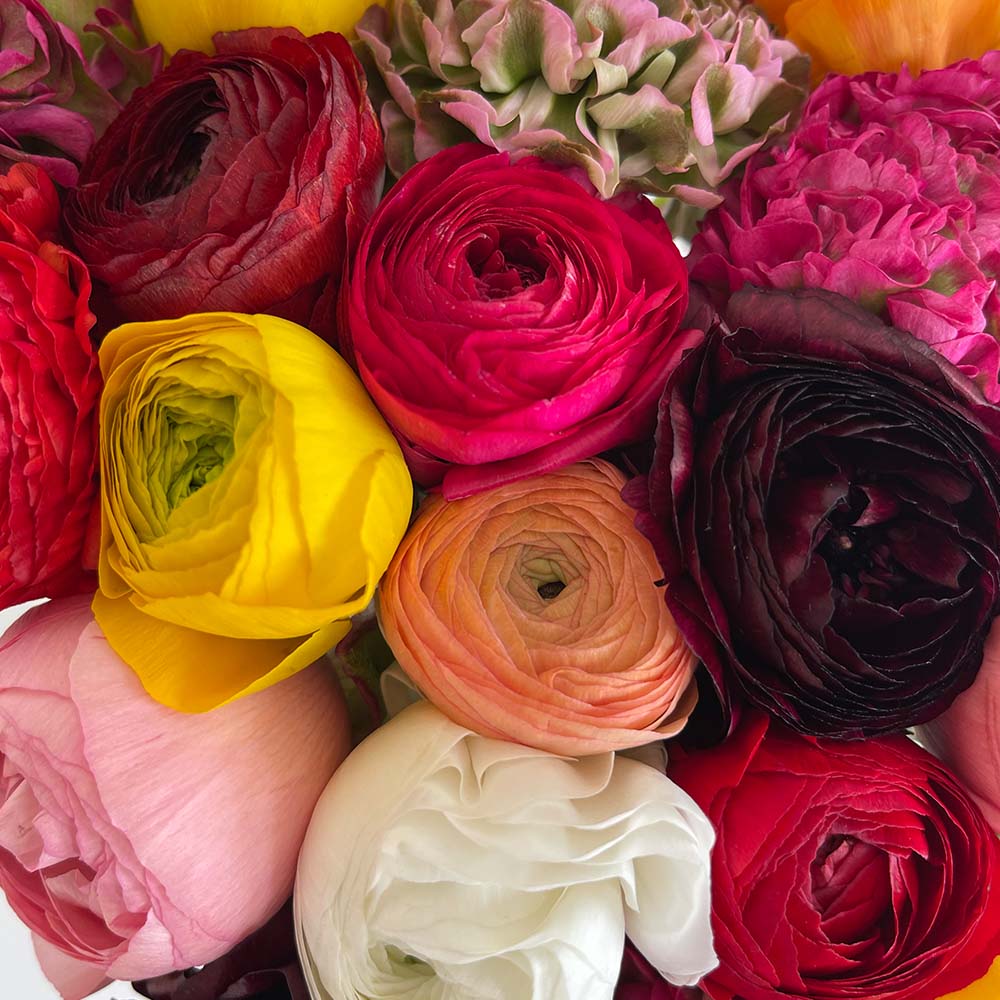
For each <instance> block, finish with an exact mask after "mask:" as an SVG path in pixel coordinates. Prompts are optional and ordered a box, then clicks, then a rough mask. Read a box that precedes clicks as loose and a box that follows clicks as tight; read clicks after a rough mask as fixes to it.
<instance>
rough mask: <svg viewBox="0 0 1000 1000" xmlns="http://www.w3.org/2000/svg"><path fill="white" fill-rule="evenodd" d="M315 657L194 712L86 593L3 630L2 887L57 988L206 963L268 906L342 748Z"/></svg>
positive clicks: (284, 890)
mask: <svg viewBox="0 0 1000 1000" xmlns="http://www.w3.org/2000/svg"><path fill="white" fill-rule="evenodd" d="M349 735H350V734H349V727H348V724H347V718H346V708H345V706H344V702H343V698H342V697H341V695H340V693H339V689H337V687H336V685H335V682H334V681H333V680H332V678H331V676H330V675H329V674H328V673H327V672H326V671H324V670H323V668H322V667H320V666H318V665H317V666H315V667H312V668H311V669H309V670H305V671H303V672H301V673H299V674H297V675H295V676H294V677H291V678H289V679H288V680H287V681H285V682H284V683H283V684H278V685H275V686H274V687H272V688H269V689H268V690H267V691H263V692H260V693H258V694H255V695H252V696H250V697H247V698H241V699H239V700H238V701H236V702H233V703H232V704H230V705H226V706H224V707H223V708H220V709H217V710H216V711H214V712H209V713H206V714H204V715H184V714H181V713H179V712H174V711H171V710H170V709H168V708H165V707H163V706H162V705H160V704H158V703H157V702H155V701H153V700H152V699H151V698H150V697H149V696H148V695H147V694H146V693H145V691H143V689H142V686H141V685H140V683H139V680H138V678H137V677H136V675H135V674H134V673H133V672H132V670H130V669H129V668H128V667H127V666H126V665H125V664H124V663H123V662H122V661H121V660H120V659H119V658H118V657H117V656H116V655H115V654H114V653H113V652H112V651H111V648H110V646H109V645H108V643H107V640H106V639H105V638H104V636H103V634H102V633H101V631H100V629H99V628H98V626H97V625H96V623H95V622H94V619H93V616H92V614H91V611H90V598H89V597H74V598H68V599H65V600H62V601H57V602H53V603H50V604H47V605H44V606H43V607H40V608H37V609H35V610H33V611H30V612H28V614H27V615H25V616H24V617H23V618H21V619H20V620H19V621H17V622H16V623H15V624H14V625H13V626H12V627H11V628H10V629H9V630H8V631H7V633H6V634H5V635H4V636H3V638H2V639H0V888H2V889H3V891H4V892H5V893H6V895H7V899H8V900H9V902H10V904H11V907H12V908H13V909H14V911H15V912H16V913H17V914H18V916H19V917H20V918H21V919H22V920H23V921H24V922H25V923H26V924H27V925H28V926H29V927H30V928H31V930H32V931H33V932H34V935H35V941H36V950H37V951H38V955H39V958H40V960H41V962H42V967H43V969H44V970H45V972H46V974H47V975H48V976H49V978H50V979H51V980H52V981H53V982H54V983H55V984H56V986H57V987H58V988H59V990H60V992H61V993H62V994H63V996H64V997H65V998H66V1000H74V998H80V997H84V996H86V995H87V994H88V993H90V992H91V991H93V990H94V989H97V988H98V987H99V986H100V985H101V984H102V983H103V982H104V981H105V980H107V979H146V978H148V977H152V976H158V975H162V974H164V973H167V972H170V971H172V970H175V969H184V968H187V967H189V966H192V965H202V964H204V963H207V962H211V961H212V960H213V959H216V958H218V957H219V956H220V955H223V954H225V953H226V952H227V951H229V950H230V949H231V948H232V947H233V946H234V945H235V944H236V943H237V942H238V941H240V940H241V939H243V938H244V937H246V935H247V934H249V933H251V932H252V931H254V930H256V929H257V928H259V927H261V926H262V925H263V924H264V923H266V921H267V920H268V919H269V918H270V917H271V916H272V915H273V914H274V913H276V912H277V911H278V909H279V908H280V907H281V905H282V903H283V902H284V900H285V899H286V898H287V897H288V895H289V893H290V892H291V888H292V880H293V877H294V873H295V863H296V858H297V856H298V851H299V847H300V846H301V843H302V840H303V837H304V835H305V830H306V826H307V824H308V822H309V817H310V815H311V813H312V809H313V806H314V805H315V803H316V800H317V799H318V798H319V795H320V793H321V792H322V790H323V788H324V787H325V785H326V783H327V781H328V780H329V778H330V776H331V775H332V774H333V771H334V770H335V768H336V767H337V765H338V764H339V763H340V761H341V760H342V759H343V758H344V757H345V756H346V754H347V752H348V749H349Z"/></svg>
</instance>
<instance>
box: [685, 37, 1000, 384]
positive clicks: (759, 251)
mask: <svg viewBox="0 0 1000 1000" xmlns="http://www.w3.org/2000/svg"><path fill="white" fill-rule="evenodd" d="M998 150H1000V53H992V54H991V55H989V56H987V57H984V59H983V60H981V61H980V62H965V63H961V64H959V65H958V66H953V67H949V68H948V69H945V70H941V71H940V72H936V73H925V74H923V75H922V76H920V77H918V78H916V79H914V78H913V77H911V76H910V75H909V74H908V73H905V72H903V73H901V74H900V75H898V76H890V75H887V74H876V73H872V74H869V75H868V76H865V77H859V78H856V79H848V78H846V77H834V78H831V79H830V80H828V81H827V82H826V83H825V84H824V85H823V86H822V87H820V88H819V89H818V90H817V91H816V93H815V94H814V95H813V96H812V98H811V99H810V101H809V103H808V104H807V105H806V110H805V113H804V116H803V120H802V123H801V125H800V126H799V128H798V129H797V130H796V131H795V132H793V133H792V134H791V136H790V139H789V141H788V143H787V145H785V146H784V147H783V148H781V149H775V150H771V151H767V152H764V153H761V154H758V155H757V156H755V157H753V158H752V160H751V161H750V162H749V164H748V166H747V170H746V173H745V174H744V176H743V178H742V180H741V181H740V182H739V183H737V184H734V185H732V186H731V187H729V188H728V189H727V191H726V201H725V203H724V204H723V205H722V206H721V207H719V208H718V209H716V210H714V211H713V212H712V213H710V214H709V216H708V217H707V218H706V219H705V221H704V223H703V225H702V228H701V232H700V234H699V235H698V236H697V237H696V238H695V240H694V242H693V244H692V249H691V258H690V263H691V277H692V280H693V281H696V282H700V283H702V284H704V285H706V286H707V287H708V288H709V289H710V290H711V292H712V293H713V295H714V297H715V299H716V302H717V304H719V305H724V303H725V301H726V299H727V298H728V297H729V295H730V294H731V293H732V292H734V291H736V290H738V289H739V288H741V287H742V286H743V285H744V284H746V283H750V284H752V285H758V286H764V287H771V288H783V289H796V288H824V289H826V290H827V291H831V292H837V293H839V294H841V295H844V296H846V297H847V298H849V299H852V300H854V301H855V302H858V303H860V304H861V305H863V306H864V307H865V308H867V309H869V310H871V311H872V312H873V313H875V314H876V315H878V316H880V317H881V318H882V319H884V320H885V321H886V322H887V323H891V324H892V325H893V326H895V327H897V328H898V329H901V330H907V331H908V332H910V333H912V334H914V336H916V337H919V338H920V339H921V340H923V341H924V342H925V343H927V344H929V345H930V346H931V347H933V348H934V349H935V350H936V351H939V352H940V353H941V354H943V355H944V356H945V357H946V358H948V360H949V361H951V362H952V363H954V364H955V365H957V366H958V367H959V368H960V369H961V370H962V371H963V372H965V374H967V375H969V376H970V377H971V378H975V379H976V380H977V381H979V383H980V386H981V388H982V389H983V391H984V392H985V393H986V395H987V396H988V397H989V398H990V399H991V400H993V401H998V400H1000V385H998V383H997V377H998V370H1000V346H998V344H997V339H996V338H997V336H998V335H1000V295H998V294H997V288H996V285H997V275H998V273H1000V157H998V155H997V153H998Z"/></svg>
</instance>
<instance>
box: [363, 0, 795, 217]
mask: <svg viewBox="0 0 1000 1000" xmlns="http://www.w3.org/2000/svg"><path fill="white" fill-rule="evenodd" d="M357 31H358V40H359V50H360V51H361V52H362V57H363V58H364V59H365V60H366V65H367V66H368V67H369V68H370V72H369V76H370V77H371V78H372V79H373V81H379V83H380V84H381V86H378V87H377V88H376V94H375V101H376V104H377V106H378V108H379V111H380V114H381V119H382V127H383V130H384V132H385V135H386V147H387V157H388V163H389V168H390V169H391V170H392V171H393V173H395V174H396V175H397V176H401V175H402V174H403V173H404V172H405V171H406V170H408V169H409V168H410V167H411V166H412V165H413V164H414V163H415V162H418V161H420V160H424V159H426V158H427V157H429V156H432V155H433V154H434V153H437V152H440V151H441V150H442V149H446V148H447V147H449V146H452V145H454V144H455V143H460V142H464V141H468V140H470V139H476V140H477V141H478V142H480V143H482V144H483V145H486V146H492V147H493V148H495V149H498V150H501V151H503V152H506V153H509V154H511V156H513V157H521V156H525V155H529V154H533V155H538V156H542V157H544V158H546V159H550V160H553V161H555V162H557V163H561V164H572V165H574V166H577V167H581V168H582V169H583V170H585V171H586V173H587V176H588V177H589V178H590V181H591V183H592V184H593V185H594V187H595V188H596V189H597V190H598V191H599V192H600V193H601V195H602V196H603V197H605V198H610V197H612V196H613V195H614V194H616V193H618V192H621V191H644V192H649V193H658V194H669V195H672V196H674V197H677V198H680V199H682V200H683V201H686V202H689V203H691V204H693V205H698V206H702V207H705V206H708V205H712V204H715V203H717V201H718V197H717V196H716V195H715V194H714V188H715V187H716V186H717V185H718V184H720V183H721V182H722V181H723V180H724V179H725V178H726V177H728V176H729V175H730V174H731V173H732V172H733V171H734V170H736V169H737V168H738V167H739V165H740V164H742V163H743V162H744V161H745V160H746V158H747V157H748V156H749V155H750V154H751V153H752V152H753V151H754V150H755V149H759V148H760V147H761V146H762V145H763V144H764V143H765V142H766V141H767V140H768V139H770V138H771V137H773V136H776V135H779V134H780V133H781V132H782V131H784V129H785V128H786V127H788V126H789V125H790V124H791V123H792V121H793V119H794V117H795V115H796V113H797V111H798V109H799V107H800V106H801V103H802V101H803V99H804V97H805V82H806V75H807V60H806V59H805V58H804V57H803V56H802V55H801V53H800V52H799V50H798V49H797V48H796V47H795V46H794V45H792V44H791V43H790V42H787V41H784V40H782V39H778V38H775V37H773V36H772V34H771V32H770V30H769V28H768V26H767V24H766V22H765V21H764V19H763V18H762V17H761V16H760V14H759V13H758V12H757V11H756V10H755V9H754V8H748V7H745V6H743V5H742V4H740V3H739V2H734V0H677V2H670V3H667V2H662V0H661V2H653V0H624V2H616V3H608V2H603V3H598V4H596V5H594V4H591V3H581V2H579V0H568V2H564V3H558V4H557V3H552V2H550V0H487V2H485V3H481V4H472V3H468V2H464V0H459V2H455V0H446V2H445V3H439V4H437V5H424V4H420V3H412V2H410V0H390V2H389V3H388V4H387V7H386V9H385V10H383V9H382V8H381V7H377V6H376V7H372V8H371V9H369V11H368V12H367V13H366V14H365V16H364V17H363V18H362V20H361V21H360V22H359V24H358V29H357Z"/></svg>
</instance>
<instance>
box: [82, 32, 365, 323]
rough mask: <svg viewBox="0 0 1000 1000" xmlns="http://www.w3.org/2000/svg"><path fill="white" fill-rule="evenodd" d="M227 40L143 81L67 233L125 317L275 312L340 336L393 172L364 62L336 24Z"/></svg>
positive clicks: (88, 171) (95, 166)
mask: <svg viewBox="0 0 1000 1000" xmlns="http://www.w3.org/2000/svg"><path fill="white" fill-rule="evenodd" d="M216 50H217V55H215V56H206V55H202V54H201V53H195V52H184V53H181V54H179V55H177V56H175V57H174V59H173V60H172V62H171V64H170V67H169V68H168V69H167V70H165V71H164V72H163V73H161V74H160V75H159V76H158V77H157V78H156V79H155V80H154V81H153V83H152V84H150V86H148V87H144V88H143V89H141V90H139V91H137V92H136V94H135V95H134V96H133V98H132V100H131V101H130V102H129V104H128V105H127V106H126V108H125V110H124V111H123V112H122V114H121V115H120V117H119V118H117V119H116V120H115V122H114V123H113V124H112V126H111V127H110V128H109V129H108V131H107V132H106V133H105V135H104V137H103V139H102V140H101V141H100V142H99V143H98V144H97V145H96V147H95V148H94V152H93V154H92V156H91V157H90V159H89V160H88V161H87V164H86V166H85V167H84V169H83V171H82V173H81V176H80V184H79V186H78V188H77V189H76V190H75V191H74V192H73V194H72V196H71V197H70V199H69V202H68V205H67V214H66V217H67V225H68V227H69V230H70V232H71V233H72V235H73V238H74V240H75V242H76V246H77V248H78V250H79V252H80V255H81V256H82V257H83V259H84V260H85V261H86V262H87V264H88V265H89V266H90V269H91V272H92V273H93V275H94V279H95V281H98V282H100V283H101V285H102V286H103V290H104V291H105V292H106V294H107V295H108V297H109V300H110V303H111V305H112V308H113V310H114V312H115V313H116V314H117V315H116V316H115V317H114V318H116V319H119V320H152V319H169V318H174V317H177V316H183V315H185V314H187V313H192V312H205V311H214V310H223V311H224V310H234V311H239V312H266V313H271V314H273V315H276V316H282V317H285V318H286V319H291V320H293V321H295V322H298V323H302V324H303V325H305V326H308V327H310V329H312V330H313V331H314V332H316V333H318V334H320V335H322V336H324V337H327V338H332V337H333V335H334V331H333V309H334V305H335V301H336V293H337V289H338V288H339V284H340V277H341V271H342V268H343V264H344V260H345V256H346V255H347V253H348V252H349V249H350V247H351V246H352V244H353V242H354V240H355V238H356V236H357V235H358V233H359V232H360V230H361V228H362V227H363V226H364V224H365V222H366V221H367V219H368V217H369V215H370V214H371V213H372V211H373V210H374V208H375V204H376V202H377V200H378V196H379V192H380V190H381V183H382V173H383V155H382V136H381V133H380V131H379V126H378V122H377V119H376V117H375V113H374V111H373V110H372V107H371V104H370V102H369V100H368V97H367V93H366V89H365V80H364V74H363V73H362V71H361V67H360V65H359V64H358V62H357V60H356V59H355V57H354V55H353V53H352V52H351V49H350V46H349V45H348V44H347V42H346V41H345V40H344V38H343V37H342V36H340V35H336V34H322V35H315V36H313V37H312V38H305V37H303V36H302V35H301V34H300V33H299V32H297V31H295V30H294V29H291V28H285V29H280V30H276V29H270V28H254V29H250V30H248V31H240V32H233V33H231V34H221V35H218V36H216ZM102 319H103V317H102Z"/></svg>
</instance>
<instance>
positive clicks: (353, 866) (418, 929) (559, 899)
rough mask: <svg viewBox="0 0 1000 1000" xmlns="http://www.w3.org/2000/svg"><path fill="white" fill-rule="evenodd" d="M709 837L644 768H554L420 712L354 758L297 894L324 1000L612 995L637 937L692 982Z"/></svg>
mask: <svg viewBox="0 0 1000 1000" xmlns="http://www.w3.org/2000/svg"><path fill="white" fill-rule="evenodd" d="M359 802H364V803H365V807H364V808H363V809H362V808H358V803H359ZM712 840H713V835H712V829H711V827H710V825H709V824H708V822H707V821H706V820H705V818H704V816H703V815H702V814H701V813H700V812H699V810H698V809H697V808H696V807H695V806H694V804H693V802H691V800H690V799H689V798H688V797H687V796H686V795H684V794H683V793H681V792H680V791H679V789H677V787H676V786H675V785H674V784H673V783H672V782H670V781H669V780H668V779H667V778H665V777H664V775H663V774H662V773H658V772H657V771H656V770H654V769H653V768H651V767H647V766H646V765H645V764H640V763H639V762H637V761H633V760H628V759H626V758H623V757H616V756H615V755H613V754H602V755H599V756H595V757H588V758H585V759H583V760H567V759H562V758H559V757H554V756H551V755H549V754H546V753H544V752H542V751H540V750H533V749H529V748H527V747H523V746H518V745H516V744H512V743H505V742H501V741H498V740H492V739H486V738H483V737H480V736H476V735H474V734H473V733H470V732H469V731H468V730H466V729H463V728H461V727H460V726H457V725H455V724H454V723H452V722H450V721H449V720H448V719H446V718H445V717H444V716H443V715H442V714H441V713H440V712H439V711H438V710H437V709H436V708H434V707H433V706H432V705H430V704H428V703H427V702H422V703H420V704H417V705H413V706H411V707H409V708H407V709H406V710H405V711H403V712H402V713H401V714H400V715H398V716H397V717H396V718H395V719H393V720H392V721H391V722H389V723H388V724H387V725H385V726H384V727H383V728H381V729H379V730H377V731H376V732H375V733H374V734H373V735H371V736H369V737H368V739H367V740H365V742H364V743H362V744H361V746H360V747H359V748H358V749H357V750H355V751H354V753H352V754H351V756H350V757H349V758H348V760H347V761H346V762H345V764H344V766H343V767H342V768H341V770H340V771H339V772H338V773H337V775H336V776H335V777H334V780H333V781H331V783H330V784H329V786H328V787H327V790H326V792H325V793H324V795H323V797H322V799H321V800H320V803H319V805H318V806H317V808H316V812H315V814H314V816H313V819H312V822H311V823H310V826H309V832H308V834H307V836H306V842H305V844H304V845H303V849H302V855H301V858H300V861H299V869H298V874H297V877H296V883H295V921H296V930H297V937H298V944H299V953H300V954H301V955H302V958H303V965H304V967H305V972H306V980H307V982H308V984H309V990H310V994H311V996H312V998H313V1000H329V998H336V1000H361V998H366V1000H383V998H385V1000H388V998H390V997H402V996H412V997H418V996H419V997H427V998H436V1000H478V998H480V997H482V996H490V997H492V998H495V1000H578V998H580V997H587V998H588V1000H611V998H612V995H613V993H614V987H615V982H616V980H617V977H618V968H619V965H620V962H621V956H622V948H623V945H624V940H625V932H626V930H627V931H628V933H629V935H630V937H631V938H632V940H633V941H634V942H636V944H637V946H638V947H639V948H640V949H641V950H642V952H643V954H644V955H645V956H646V957H647V958H648V959H649V961H650V962H652V963H653V964H654V965H655V966H656V968H657V969H659V971H660V972H661V973H662V974H663V975H665V976H666V977H667V978H669V979H670V980H671V981H674V982H678V983H694V982H696V981H697V980H698V979H699V978H700V977H701V976H702V975H704V973H705V972H707V971H708V970H709V969H710V968H712V967H713V966H714V964H715V955H714V952H713V950H712V942H711V935H710V933H709V929H708V907H709V886H708V852H709V849H710V847H711V844H712Z"/></svg>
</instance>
